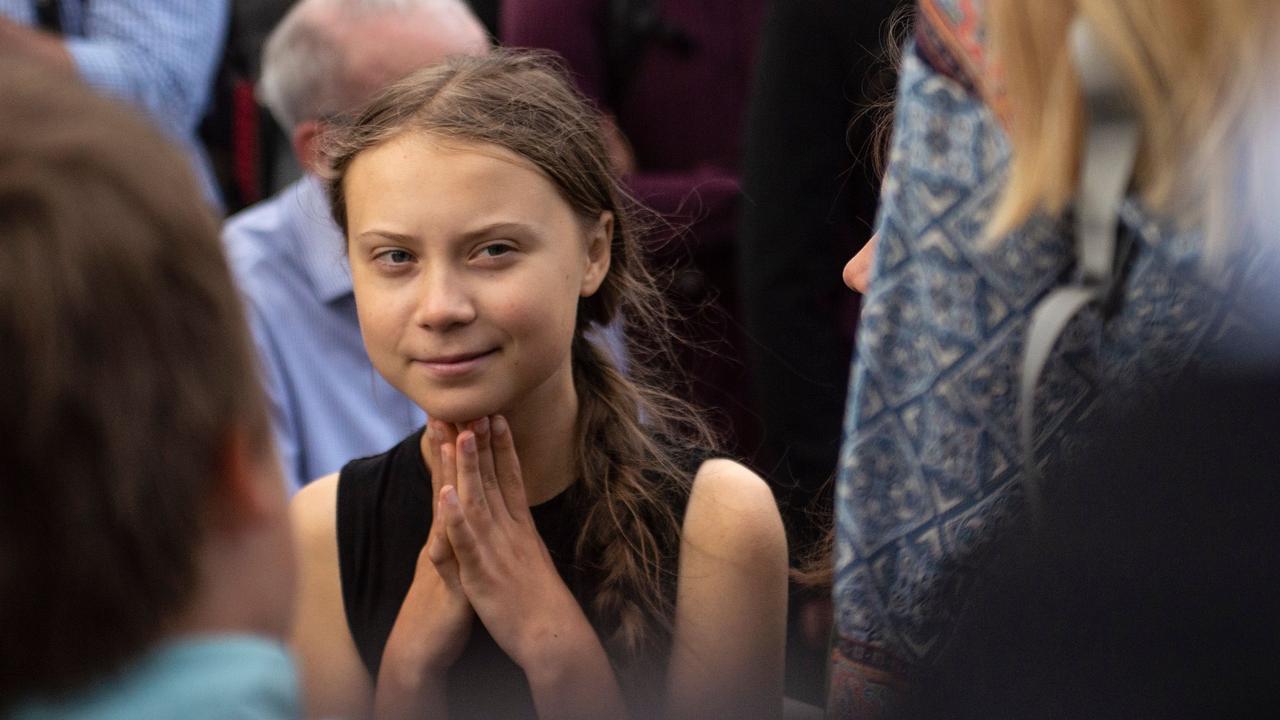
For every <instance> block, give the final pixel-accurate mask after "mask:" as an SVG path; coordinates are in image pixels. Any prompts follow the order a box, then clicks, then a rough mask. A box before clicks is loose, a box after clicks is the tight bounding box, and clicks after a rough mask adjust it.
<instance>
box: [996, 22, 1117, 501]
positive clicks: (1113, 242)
mask: <svg viewBox="0 0 1280 720" xmlns="http://www.w3.org/2000/svg"><path fill="white" fill-rule="evenodd" d="M1070 41H1071V51H1072V59H1073V61H1074V64H1075V67H1076V72H1077V74H1078V75H1079V77H1080V84H1081V87H1082V89H1083V91H1084V95H1085V109H1086V115H1087V125H1086V127H1085V135H1084V148H1083V149H1084V158H1083V164H1082V166H1081V170H1080V184H1079V187H1078V188H1077V192H1076V205H1075V227H1074V232H1075V255H1076V262H1077V271H1076V278H1075V280H1074V281H1073V282H1071V283H1070V284H1067V285H1064V286H1061V287H1058V288H1056V289H1054V290H1052V291H1050V292H1049V294H1048V295H1046V296H1045V297H1044V299H1042V300H1041V301H1040V302H1039V303H1038V304H1037V305H1036V307H1035V309H1034V310H1033V311H1032V313H1031V322H1030V325H1029V326H1028V328H1027V334H1026V337H1025V339H1024V347H1023V356H1022V378H1021V387H1020V392H1019V398H1018V436H1019V440H1020V442H1021V445H1022V454H1023V461H1022V465H1023V474H1022V483H1023V491H1024V492H1025V494H1026V499H1027V507H1028V510H1029V512H1030V514H1031V518H1032V522H1033V523H1036V524H1039V518H1040V517H1041V514H1042V512H1043V495H1042V492H1041V491H1042V488H1041V486H1042V485H1043V482H1044V478H1043V476H1042V475H1041V473H1040V469H1039V467H1038V465H1037V464H1036V459H1035V392H1036V387H1037V386H1038V385H1039V384H1040V376H1041V374H1042V373H1043V372H1044V368H1045V365H1046V364H1047V363H1048V361H1049V355H1050V353H1051V352H1052V351H1053V348H1054V345H1055V344H1056V343H1057V341H1058V338H1059V337H1060V336H1061V335H1062V332H1063V330H1065V329H1066V327H1067V324H1068V323H1069V322H1070V321H1071V319H1072V318H1073V317H1075V316H1076V314H1077V313H1079V312H1080V310H1081V309H1083V308H1084V307H1085V306H1087V305H1090V304H1099V305H1103V304H1105V303H1106V302H1107V301H1108V300H1109V299H1110V298H1111V297H1112V295H1113V293H1114V292H1115V291H1116V289H1117V287H1118V285H1119V283H1120V280H1121V278H1122V270H1123V268H1122V265H1123V262H1124V258H1123V257H1120V258H1118V257H1117V256H1118V255H1121V256H1125V255H1127V252H1128V247H1127V246H1125V247H1122V248H1120V250H1121V252H1119V253H1118V252H1117V250H1118V246H1119V245H1120V244H1119V243H1117V234H1118V232H1119V215H1120V204H1121V202H1122V201H1123V200H1124V197H1125V195H1126V193H1127V192H1128V189H1129V183H1130V180H1131V178H1132V177H1133V166H1134V160H1135V158H1136V157H1137V154H1138V143H1139V140H1140V133H1139V128H1138V120H1137V116H1136V114H1135V113H1134V110H1133V106H1132V104H1131V103H1130V101H1129V98H1128V92H1129V90H1128V88H1127V87H1125V85H1124V83H1123V82H1122V80H1121V78H1120V76H1119V73H1118V72H1117V71H1116V69H1115V67H1114V66H1113V65H1112V63H1111V62H1110V61H1109V59H1108V58H1107V56H1106V51H1105V49H1104V48H1103V47H1102V46H1101V44H1100V43H1099V42H1098V39H1097V37H1096V36H1095V35H1094V33H1093V31H1092V29H1091V28H1089V27H1088V25H1086V24H1085V22H1084V20H1083V19H1081V18H1077V19H1076V20H1075V22H1074V23H1073V24H1072V26H1071V34H1070Z"/></svg>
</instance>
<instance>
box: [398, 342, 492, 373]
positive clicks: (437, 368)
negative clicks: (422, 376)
mask: <svg viewBox="0 0 1280 720" xmlns="http://www.w3.org/2000/svg"><path fill="white" fill-rule="evenodd" d="M497 351H498V350H497V348H494V349H492V350H485V351H484V352H479V353H468V354H464V355H441V356H438V357H433V358H424V359H421V360H414V361H413V362H414V364H415V365H419V366H421V367H422V368H424V369H425V370H426V371H427V372H429V373H431V374H432V375H435V376H437V377H442V378H451V377H458V376H461V375H466V374H467V373H470V372H472V371H474V370H476V369H477V368H479V367H480V366H481V365H483V364H484V363H485V361H486V360H488V359H489V357H490V356H491V355H493V354H494V353H496V352H497Z"/></svg>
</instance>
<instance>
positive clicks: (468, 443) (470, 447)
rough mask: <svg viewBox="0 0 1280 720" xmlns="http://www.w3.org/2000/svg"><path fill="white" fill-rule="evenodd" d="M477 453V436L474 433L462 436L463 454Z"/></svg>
mask: <svg viewBox="0 0 1280 720" xmlns="http://www.w3.org/2000/svg"><path fill="white" fill-rule="evenodd" d="M475 451H476V436H475V435H474V434H472V433H467V434H466V435H463V436H462V452H465V453H473V452H475Z"/></svg>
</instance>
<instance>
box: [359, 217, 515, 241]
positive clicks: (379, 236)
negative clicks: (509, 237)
mask: <svg viewBox="0 0 1280 720" xmlns="http://www.w3.org/2000/svg"><path fill="white" fill-rule="evenodd" d="M537 232H538V231H537V228H536V227H535V226H533V225H530V224H528V223H523V222H519V221H517V220H499V221H497V222H491V223H487V224H485V225H481V226H480V227H478V228H476V229H475V230H468V231H467V232H465V233H463V234H462V235H460V236H458V238H457V240H458V241H460V242H467V241H470V240H476V239H479V238H482V237H486V236H489V235H496V234H499V233H521V234H525V235H536V234H537ZM356 240H390V241H391V242H397V243H416V242H418V240H419V239H418V237H417V236H414V235H407V234H405V233H398V232H393V231H391V230H378V229H376V228H375V229H372V230H365V231H364V232H361V233H360V234H359V235H357V236H356Z"/></svg>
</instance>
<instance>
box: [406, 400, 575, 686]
mask: <svg viewBox="0 0 1280 720" xmlns="http://www.w3.org/2000/svg"><path fill="white" fill-rule="evenodd" d="M422 450H423V452H424V455H425V456H426V457H427V458H428V459H429V462H430V465H431V467H432V469H433V472H432V474H431V476H432V477H431V484H432V497H433V499H434V503H435V508H434V513H433V520H432V523H431V530H430V533H429V535H428V538H427V542H426V544H425V545H424V547H423V550H422V552H421V554H420V555H419V559H418V565H417V569H416V572H415V576H414V580H413V584H412V585H411V587H410V589H409V593H408V595H407V596H406V598H405V601H404V603H403V605H402V606H401V609H400V614H399V615H398V616H397V619H396V625H395V627H394V628H393V630H392V635H391V637H390V638H388V648H387V651H388V655H389V656H390V658H391V659H392V661H393V664H396V665H399V666H400V667H399V669H400V670H401V671H407V672H411V673H414V674H419V673H425V674H432V675H437V676H438V675H441V674H443V673H444V672H445V671H447V670H448V668H449V667H451V666H452V665H453V664H454V663H455V662H456V661H457V659H458V657H459V656H461V654H462V651H463V650H464V649H465V648H466V643H467V640H468V638H469V636H470V631H471V623H472V622H473V619H474V617H475V616H477V615H478V616H479V617H480V620H481V621H482V622H483V623H484V625H485V628H486V629H487V630H488V631H489V633H490V634H491V635H492V636H493V638H494V640H495V641H496V642H497V643H498V645H499V647H501V648H502V650H503V651H504V652H506V654H507V655H508V656H510V657H511V658H512V660H514V661H515V662H516V663H517V664H518V665H520V667H521V668H524V669H525V670H526V672H527V671H528V670H529V668H530V667H531V665H533V664H535V663H536V662H537V661H538V656H539V655H540V654H541V653H543V652H544V646H545V640H546V639H547V638H548V637H561V638H563V637H565V636H566V635H577V634H578V632H580V631H582V629H583V628H586V629H587V630H588V631H589V630H590V627H589V625H588V624H587V621H586V618H585V616H584V615H583V614H582V611H581V608H579V607H578V604H577V602H576V600H574V598H573V595H572V594H571V593H570V592H569V589H568V587H567V586H566V585H565V583H564V581H563V580H562V579H561V578H560V575H559V573H558V572H557V571H556V569H555V565H554V563H553V562H552V560H551V556H550V553H548V551H547V548H546V545H545V544H544V543H543V541H542V538H541V536H539V534H538V531H537V528H536V527H535V526H534V524H533V517H532V515H531V514H530V512H529V504H528V501H527V499H526V494H525V488H524V479H523V475H522V473H521V470H520V460H519V458H518V457H517V454H516V448H515V443H514V440H513V438H512V435H511V429H510V425H509V424H508V423H507V421H506V420H505V419H504V418H503V417H501V416H494V417H486V418H481V419H480V420H476V421H473V422H470V423H467V424H466V425H465V426H462V427H458V426H453V425H450V424H448V423H444V422H440V421H438V420H431V421H430V422H429V423H428V426H427V430H426V433H425V434H424V435H423V440H422ZM386 660H387V658H386V657H385V656H384V664H385V663H386Z"/></svg>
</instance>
